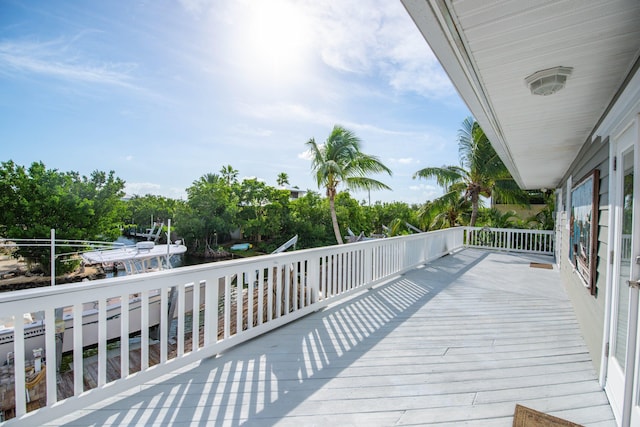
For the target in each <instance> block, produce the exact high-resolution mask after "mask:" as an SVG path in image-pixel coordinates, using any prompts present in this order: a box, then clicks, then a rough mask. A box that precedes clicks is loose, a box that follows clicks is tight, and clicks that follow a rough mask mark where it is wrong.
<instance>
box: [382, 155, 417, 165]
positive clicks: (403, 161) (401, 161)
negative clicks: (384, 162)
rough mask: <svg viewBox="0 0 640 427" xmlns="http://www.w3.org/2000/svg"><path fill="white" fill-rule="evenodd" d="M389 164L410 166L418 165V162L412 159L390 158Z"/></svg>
mask: <svg viewBox="0 0 640 427" xmlns="http://www.w3.org/2000/svg"><path fill="white" fill-rule="evenodd" d="M389 162H391V163H398V164H401V165H412V164H418V163H420V160H417V159H414V158H413V157H403V158H400V159H395V158H393V157H392V158H390V159H389Z"/></svg>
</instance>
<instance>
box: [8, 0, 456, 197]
mask: <svg viewBox="0 0 640 427" xmlns="http://www.w3.org/2000/svg"><path fill="white" fill-rule="evenodd" d="M468 115H469V111H468V110H467V108H466V106H465V105H464V104H463V103H462V101H461V100H460V99H459V97H458V95H457V94H456V92H455V90H454V88H453V87H452V85H451V83H450V82H449V80H448V78H447V76H446V74H445V73H444V71H443V70H442V68H441V67H440V65H439V64H438V62H437V60H436V59H435V57H434V56H433V54H432V53H431V51H430V50H429V48H428V46H427V44H426V43H425V42H424V40H423V38H422V36H421V35H420V34H419V32H418V30H417V28H416V27H415V25H414V24H413V22H412V21H411V19H410V17H409V16H408V14H407V12H406V11H405V10H404V8H403V6H402V5H401V3H400V2H399V1H391V2H389V1H386V0H340V1H335V0H333V1H329V0H300V1H296V0H211V1H206V0H184V1H169V0H165V1H89V0H79V1H74V2H62V1H28V2H24V1H7V0H3V1H2V3H0V141H1V142H0V146H1V147H2V149H1V154H0V160H1V161H6V160H9V159H11V160H14V161H15V162H16V163H18V164H22V165H29V164H31V163H32V162H34V161H42V162H44V163H45V164H46V165H47V167H49V168H54V169H58V170H60V171H77V172H80V173H81V174H85V175H88V174H89V173H91V171H93V170H96V169H98V170H103V171H109V170H114V171H115V172H116V175H117V176H119V177H120V178H122V179H124V180H125V181H126V182H127V193H128V194H140V195H144V194H147V193H151V194H161V195H164V196H168V197H176V198H180V197H182V198H186V195H185V191H184V190H185V189H186V188H187V187H189V186H190V185H191V183H192V182H193V181H195V180H197V179H198V178H199V177H200V176H202V175H203V174H205V173H211V172H213V173H215V172H218V171H219V170H220V168H221V167H222V166H224V165H227V164H230V165H232V166H233V167H234V168H235V169H237V170H238V171H239V176H240V177H241V178H242V177H258V178H260V179H263V180H264V181H265V182H266V183H267V184H270V185H274V186H275V185H276V177H277V175H278V174H279V173H280V172H286V173H287V174H288V175H289V181H290V183H291V185H292V186H298V187H300V188H302V189H313V190H316V191H317V186H316V184H315V182H314V180H313V178H312V175H311V170H310V162H309V160H308V158H306V157H305V142H306V141H308V140H309V138H312V137H313V138H315V139H316V141H317V142H321V141H324V139H325V138H326V137H327V136H328V135H329V133H330V131H331V128H332V127H333V125H334V124H340V125H342V126H344V127H346V128H348V129H350V130H352V131H354V132H355V133H356V135H358V136H359V137H360V138H361V139H362V141H363V151H364V152H366V153H367V154H372V155H375V156H378V157H379V158H380V159H381V160H382V161H383V162H384V163H385V164H386V165H387V166H389V167H390V168H391V169H392V170H393V177H391V178H390V177H386V176H380V177H379V179H381V180H382V181H384V182H385V183H387V184H388V185H389V186H391V187H392V189H393V191H376V192H372V194H371V199H372V201H374V200H382V201H404V202H408V203H422V202H424V201H426V200H427V199H432V198H434V197H436V196H437V195H439V194H441V191H440V189H438V188H437V186H436V185H435V183H434V182H429V181H424V180H413V179H412V178H411V176H412V175H413V173H414V172H415V171H417V170H418V169H421V168H423V167H426V166H442V165H445V164H447V165H449V164H457V163H458V156H457V144H456V134H457V130H458V129H459V127H460V124H461V123H462V121H463V120H464V118H465V117H467V116H468ZM354 196H355V197H356V198H358V200H363V199H365V198H367V196H366V194H364V193H354Z"/></svg>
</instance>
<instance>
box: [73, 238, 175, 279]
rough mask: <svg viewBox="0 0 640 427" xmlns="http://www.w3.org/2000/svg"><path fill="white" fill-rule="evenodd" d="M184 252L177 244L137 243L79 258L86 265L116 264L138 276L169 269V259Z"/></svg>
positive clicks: (86, 254)
mask: <svg viewBox="0 0 640 427" xmlns="http://www.w3.org/2000/svg"><path fill="white" fill-rule="evenodd" d="M186 251H187V247H186V246H184V245H181V244H179V243H171V244H168V245H156V244H155V243H154V242H138V243H137V244H136V245H135V246H124V247H121V248H116V249H106V250H99V251H91V252H85V253H83V254H82V255H81V256H82V259H83V260H84V262H85V263H86V264H101V265H110V266H113V265H116V264H118V265H122V266H124V269H125V270H126V272H127V274H139V273H146V272H148V271H156V270H162V269H164V268H171V264H170V261H169V260H170V258H171V257H172V256H173V255H180V254H183V253H185V252H186Z"/></svg>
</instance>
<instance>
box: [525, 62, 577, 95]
mask: <svg viewBox="0 0 640 427" xmlns="http://www.w3.org/2000/svg"><path fill="white" fill-rule="evenodd" d="M572 71H573V68H571V67H554V68H549V69H546V70H541V71H536V72H535V73H533V74H531V75H530V76H528V77H525V79H524V81H525V82H526V83H527V86H529V89H530V90H531V94H532V95H542V96H547V95H553V94H554V93H556V92H557V91H559V90H560V89H562V88H564V86H565V84H566V83H567V77H568V76H569V75H571V72H572Z"/></svg>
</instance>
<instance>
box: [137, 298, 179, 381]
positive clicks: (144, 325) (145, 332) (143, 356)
mask: <svg viewBox="0 0 640 427" xmlns="http://www.w3.org/2000/svg"><path fill="white" fill-rule="evenodd" d="M178 297H180V295H178ZM147 369H149V290H148V289H145V290H143V291H142V292H141V293H140V371H143V372H144V371H146V370H147Z"/></svg>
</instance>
